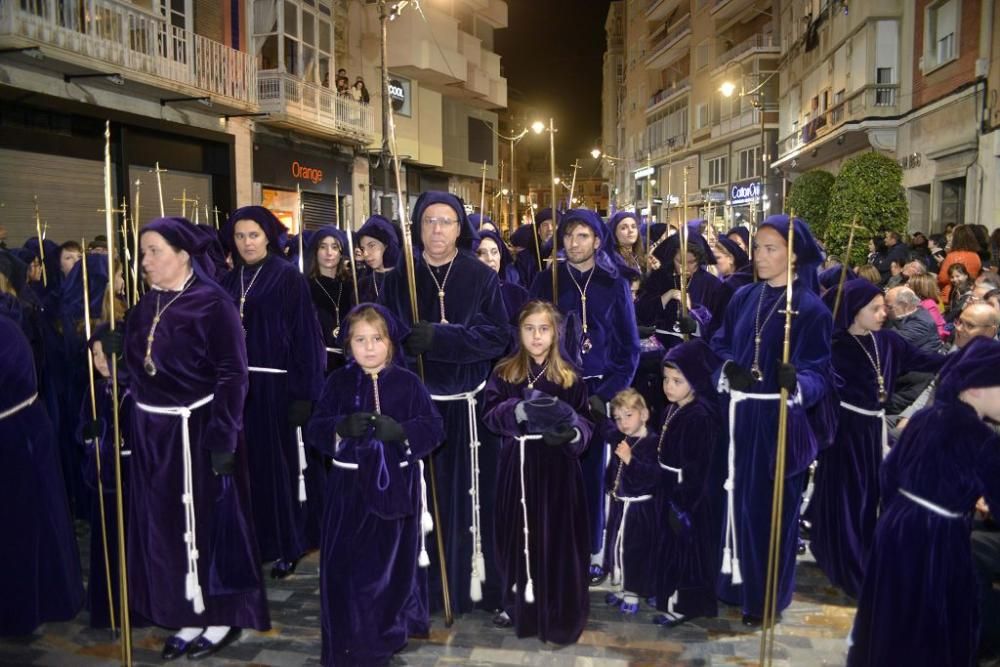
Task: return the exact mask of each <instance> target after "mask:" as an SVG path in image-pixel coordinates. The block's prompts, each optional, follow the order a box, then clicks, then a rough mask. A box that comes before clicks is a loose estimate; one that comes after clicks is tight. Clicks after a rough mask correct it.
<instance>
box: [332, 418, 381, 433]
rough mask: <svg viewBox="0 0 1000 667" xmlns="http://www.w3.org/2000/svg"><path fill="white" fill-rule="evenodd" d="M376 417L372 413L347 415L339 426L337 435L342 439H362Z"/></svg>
mask: <svg viewBox="0 0 1000 667" xmlns="http://www.w3.org/2000/svg"><path fill="white" fill-rule="evenodd" d="M374 417H375V415H374V414H372V413H371V412H355V413H354V414H350V415H347V416H346V417H344V418H343V419H341V420H340V422H339V423H338V424H337V429H336V430H337V435H339V436H340V437H341V438H360V437H361V436H362V435H364V433H365V431H366V430H367V429H368V425H369V424H371V423H372V419H373V418H374Z"/></svg>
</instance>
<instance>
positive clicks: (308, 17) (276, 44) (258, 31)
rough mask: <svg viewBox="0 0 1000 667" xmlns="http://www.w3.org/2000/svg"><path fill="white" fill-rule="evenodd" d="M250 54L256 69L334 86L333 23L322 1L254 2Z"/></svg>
mask: <svg viewBox="0 0 1000 667" xmlns="http://www.w3.org/2000/svg"><path fill="white" fill-rule="evenodd" d="M253 28H254V55H255V56H256V57H257V68H258V69H259V70H264V71H268V70H278V71H285V72H288V73H289V74H292V75H294V76H298V77H301V78H302V79H303V80H305V81H306V82H308V83H313V84H319V85H321V86H323V87H325V88H334V87H335V83H336V82H335V80H334V79H335V77H334V76H333V72H332V70H333V45H334V39H333V24H332V22H331V20H330V8H329V3H328V2H327V1H326V0H300V1H299V2H292V1H291V0H282V1H278V2H275V0H255V2H254V26H253Z"/></svg>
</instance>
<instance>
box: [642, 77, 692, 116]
mask: <svg viewBox="0 0 1000 667" xmlns="http://www.w3.org/2000/svg"><path fill="white" fill-rule="evenodd" d="M690 87H691V79H690V77H684V78H683V79H681V80H680V81H677V82H675V83H674V85H672V86H670V87H669V88H664V89H663V90H661V91H659V92H658V93H656V94H655V95H653V96H652V97H651V98H649V104H648V105H647V106H646V111H650V110H652V109H653V107H655V106H656V105H657V104H659V103H660V102H664V101H666V100H669V99H670V98H672V97H673V96H674V95H679V94H680V93H682V92H684V91H685V90H687V89H688V88H690Z"/></svg>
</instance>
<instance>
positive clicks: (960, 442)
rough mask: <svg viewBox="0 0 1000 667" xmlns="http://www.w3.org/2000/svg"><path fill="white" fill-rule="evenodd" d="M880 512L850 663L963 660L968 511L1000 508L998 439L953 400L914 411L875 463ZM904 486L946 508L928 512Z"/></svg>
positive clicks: (975, 611) (967, 651) (968, 607)
mask: <svg viewBox="0 0 1000 667" xmlns="http://www.w3.org/2000/svg"><path fill="white" fill-rule="evenodd" d="M880 476H881V483H882V513H881V514H880V516H879V519H878V526H877V527H876V529H875V540H874V542H873V543H872V548H871V553H870V554H869V557H868V561H867V563H866V565H865V577H864V583H863V584H862V587H861V595H860V597H859V599H858V611H857V614H856V615H855V617H854V629H853V630H852V632H851V639H852V642H853V645H852V646H851V649H850V651H849V653H848V655H847V664H848V665H849V666H851V667H862V666H874V665H907V666H908V667H909V666H912V667H920V666H924V665H926V666H927V667H938V666H940V665H949V666H954V667H958V666H961V665H964V666H969V667H971V665H973V664H975V662H976V649H977V646H978V643H979V606H978V605H977V604H976V600H977V583H976V572H975V569H974V566H973V561H972V547H971V544H970V541H969V534H970V527H971V522H970V515H971V509H972V507H973V505H974V504H975V502H976V500H977V499H978V498H980V497H983V496H984V497H985V498H986V502H987V504H988V505H989V506H990V507H1000V438H998V436H997V435H996V434H995V433H994V432H993V430H992V429H991V428H990V427H989V426H988V425H987V424H986V423H985V422H983V421H982V420H980V419H979V417H978V416H977V415H976V413H975V411H974V410H973V409H972V408H971V407H970V406H968V405H967V404H965V403H963V402H961V401H955V402H948V403H935V404H934V405H933V406H931V407H929V408H925V409H924V410H921V411H920V412H919V413H917V414H916V415H915V416H914V417H913V419H911V420H910V423H909V424H908V425H907V427H906V429H905V430H904V431H903V436H902V437H901V438H900V440H899V442H898V443H897V444H896V446H895V447H893V448H892V451H891V452H889V456H887V457H886V459H885V462H884V463H883V464H882V470H881V473H880ZM904 490H905V491H907V492H908V493H910V494H914V495H916V496H918V497H920V498H922V499H924V500H927V501H930V502H931V503H934V504H935V505H937V506H938V507H941V508H943V509H945V510H947V511H949V512H954V513H958V514H961V515H962V516H960V517H958V518H950V517H945V516H941V515H940V514H936V513H934V512H932V511H931V510H929V509H927V508H925V507H923V506H921V505H918V504H917V503H916V502H914V501H913V500H911V499H910V498H907V497H906V496H905V495H903V494H902V493H901V492H902V491H904Z"/></svg>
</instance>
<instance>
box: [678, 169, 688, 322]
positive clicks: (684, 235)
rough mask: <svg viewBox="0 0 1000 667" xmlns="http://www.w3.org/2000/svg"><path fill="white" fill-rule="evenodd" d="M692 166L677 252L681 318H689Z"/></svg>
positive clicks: (685, 174)
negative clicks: (689, 231)
mask: <svg viewBox="0 0 1000 667" xmlns="http://www.w3.org/2000/svg"><path fill="white" fill-rule="evenodd" d="M690 169H691V166H690V165H685V166H684V219H683V220H681V228H680V230H679V233H680V235H681V239H680V244H679V245H680V247H679V249H678V250H677V253H678V256H679V257H680V260H681V275H680V288H681V308H680V313H681V317H682V318H684V317H687V314H688V307H687V292H688V291H687V282H688V277H687V273H688V261H687V256H688V224H687V219H688V205H687V202H688V171H690ZM687 339H688V335H687V334H684V340H687Z"/></svg>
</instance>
